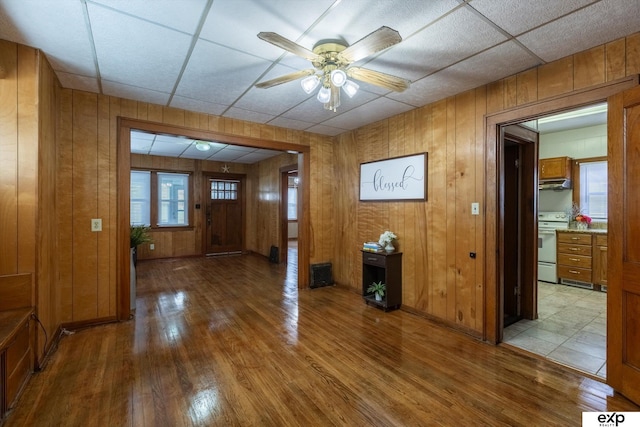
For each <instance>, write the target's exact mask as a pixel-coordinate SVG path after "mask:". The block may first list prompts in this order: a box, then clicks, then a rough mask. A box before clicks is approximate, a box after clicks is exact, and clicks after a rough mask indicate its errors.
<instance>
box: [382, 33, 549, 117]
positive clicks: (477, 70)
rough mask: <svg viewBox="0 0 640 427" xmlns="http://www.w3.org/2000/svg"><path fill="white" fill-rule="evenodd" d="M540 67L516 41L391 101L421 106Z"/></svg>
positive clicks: (416, 85)
mask: <svg viewBox="0 0 640 427" xmlns="http://www.w3.org/2000/svg"><path fill="white" fill-rule="evenodd" d="M536 65H538V60H537V59H536V58H535V57H533V56H531V55H530V54H529V53H528V52H526V51H525V50H524V49H522V47H520V45H518V44H517V43H515V42H513V41H509V42H506V43H503V44H501V45H499V46H496V47H493V48H491V49H489V50H487V51H485V52H482V53H480V54H478V55H476V56H473V57H471V58H469V59H467V60H465V61H462V62H459V63H457V64H455V65H453V66H451V67H448V68H446V69H444V70H442V71H439V72H438V73H436V74H433V75H431V76H428V77H425V78H424V79H422V80H419V81H417V82H415V83H414V84H413V87H412V90H411V91H405V92H402V93H391V94H389V95H388V97H389V98H392V99H395V100H398V101H402V102H406V103H408V104H411V105H414V106H416V107H421V106H423V105H425V104H427V103H429V102H435V101H438V100H440V99H442V98H445V97H447V96H450V95H455V94H456V93H460V92H462V91H465V90H468V89H472V88H475V87H478V86H481V85H483V84H485V83H486V82H488V81H495V80H498V79H501V78H503V77H507V76H510V75H513V74H517V73H519V72H521V71H524V70H526V69H529V68H531V67H534V66H536Z"/></svg>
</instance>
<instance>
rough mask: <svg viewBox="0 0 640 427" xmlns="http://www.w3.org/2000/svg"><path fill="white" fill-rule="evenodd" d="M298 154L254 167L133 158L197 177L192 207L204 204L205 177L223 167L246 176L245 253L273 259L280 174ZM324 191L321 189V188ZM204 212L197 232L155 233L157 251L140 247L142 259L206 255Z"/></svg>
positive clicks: (137, 164)
mask: <svg viewBox="0 0 640 427" xmlns="http://www.w3.org/2000/svg"><path fill="white" fill-rule="evenodd" d="M297 161H298V159H297V156H296V155H295V154H287V153H283V154H281V155H279V156H275V157H272V158H270V159H267V160H263V161H261V162H258V163H256V164H253V165H247V164H242V163H220V162H213V161H202V160H193V159H176V158H171V157H159V156H144V155H139V154H132V155H131V167H132V168H143V169H156V170H173V171H182V172H192V173H193V194H191V196H190V197H191V199H190V203H189V204H190V206H191V207H193V206H194V205H195V204H196V203H200V204H201V205H202V206H203V207H204V204H205V203H206V200H203V197H204V194H205V193H204V190H205V188H206V187H205V186H206V183H205V182H204V181H203V174H204V173H207V172H217V173H220V171H221V168H222V166H223V165H225V164H226V165H227V166H229V169H230V173H234V174H243V175H245V176H246V182H245V200H246V206H245V232H246V236H245V244H246V246H245V249H246V250H249V251H252V252H256V253H259V254H262V255H265V256H268V255H269V250H270V248H271V245H276V246H277V244H278V236H279V233H280V229H279V227H280V223H279V221H278V212H279V206H280V192H279V189H280V184H279V182H280V174H279V168H280V167H281V166H283V165H289V164H295V163H297ZM320 188H321V186H320ZM203 213H204V209H201V210H199V211H198V210H194V212H193V214H194V215H193V229H191V230H188V231H161V230H154V231H153V232H152V237H153V240H154V245H155V249H154V251H150V250H149V245H148V244H145V245H141V246H139V247H138V259H153V258H168V257H176V256H189V255H199V254H201V253H202V227H203V225H204V222H203V221H204V218H203Z"/></svg>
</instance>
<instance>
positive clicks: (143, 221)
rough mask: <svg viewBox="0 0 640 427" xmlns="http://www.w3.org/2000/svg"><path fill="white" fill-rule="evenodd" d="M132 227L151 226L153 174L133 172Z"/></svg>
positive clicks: (131, 196)
mask: <svg viewBox="0 0 640 427" xmlns="http://www.w3.org/2000/svg"><path fill="white" fill-rule="evenodd" d="M130 198H131V212H130V218H131V225H146V226H149V225H151V209H150V206H151V172H149V171H131V194H130Z"/></svg>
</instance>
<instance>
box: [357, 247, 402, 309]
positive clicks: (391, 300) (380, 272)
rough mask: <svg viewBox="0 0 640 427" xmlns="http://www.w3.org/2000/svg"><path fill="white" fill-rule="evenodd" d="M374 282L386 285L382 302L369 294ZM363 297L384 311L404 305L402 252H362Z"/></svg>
mask: <svg viewBox="0 0 640 427" xmlns="http://www.w3.org/2000/svg"><path fill="white" fill-rule="evenodd" d="M373 282H382V283H384V284H385V285H386V287H387V289H386V291H385V294H384V297H383V298H382V301H376V299H375V297H374V295H373V294H372V293H370V292H367V288H368V287H369V286H370V285H371V284H372V283H373ZM362 297H363V298H364V301H365V302H366V303H367V305H368V304H373V305H375V306H377V307H380V308H382V309H383V310H384V311H388V310H393V309H397V308H400V305H401V304H402V252H392V253H382V252H381V253H374V252H367V251H362Z"/></svg>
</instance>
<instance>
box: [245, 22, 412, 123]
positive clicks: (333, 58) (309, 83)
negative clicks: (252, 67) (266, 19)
mask: <svg viewBox="0 0 640 427" xmlns="http://www.w3.org/2000/svg"><path fill="white" fill-rule="evenodd" d="M258 37H259V38H260V39H262V40H264V41H266V42H269V43H271V44H273V45H275V46H278V47H279V48H282V49H284V50H286V51H288V52H291V53H293V54H294V55H297V56H299V57H301V58H304V59H306V60H308V61H311V63H312V64H313V66H314V68H307V69H305V70H300V71H295V72H293V73H289V74H285V75H283V76H280V77H276V78H275V79H272V80H267V81H266V82H261V83H258V84H256V87H258V88H263V89H264V88H270V87H273V86H277V85H279V84H282V83H287V82H290V81H293V80H298V79H302V80H301V82H300V83H301V84H302V89H303V90H304V91H305V92H306V93H308V94H311V93H312V92H313V91H314V90H315V89H316V87H318V86H321V87H320V90H319V91H318V95H317V99H318V101H320V102H322V103H323V104H324V108H326V109H328V110H332V111H334V112H335V111H336V109H337V108H338V106H339V105H340V88H342V89H343V90H344V91H345V93H346V94H347V95H348V96H349V97H350V98H351V97H353V95H355V93H356V92H357V91H358V89H359V87H360V86H359V85H358V84H357V83H355V82H354V81H351V80H349V79H348V77H351V78H352V79H355V80H359V81H362V82H366V83H370V84H373V85H376V86H380V87H383V88H385V89H389V90H393V91H396V92H402V91H404V90H405V89H407V88H408V87H409V85H410V83H411V82H410V81H409V80H406V79H403V78H400V77H396V76H392V75H390V74H385V73H381V72H379V71H374V70H369V69H367V68H362V67H352V66H351V64H352V63H354V62H357V61H359V60H361V59H363V58H366V57H367V56H369V55H372V54H374V53H376V52H380V51H381V50H383V49H386V48H388V47H390V46H393V45H395V44H398V43H400V42H401V41H402V37H400V33H398V32H397V31H396V30H394V29H391V28H389V27H385V26H382V27H380V28H378V29H377V30H375V31H374V32H372V33H371V34H369V35H367V36H365V37H363V38H362V39H360V40H358V41H357V42H355V43H354V44H352V45H350V46H348V45H346V43H344V42H342V41H337V40H322V41H320V42H318V43H317V44H316V45H315V46H314V47H313V50H312V51H311V50H309V49H307V48H305V47H303V46H300V45H299V44H297V43H295V42H293V41H291V40H289V39H286V38H284V37H282V36H281V35H279V34H277V33H271V32H261V33H258Z"/></svg>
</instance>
